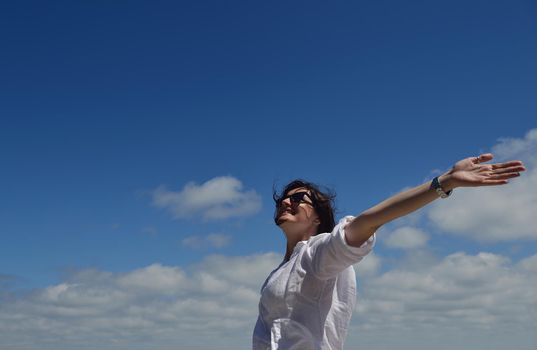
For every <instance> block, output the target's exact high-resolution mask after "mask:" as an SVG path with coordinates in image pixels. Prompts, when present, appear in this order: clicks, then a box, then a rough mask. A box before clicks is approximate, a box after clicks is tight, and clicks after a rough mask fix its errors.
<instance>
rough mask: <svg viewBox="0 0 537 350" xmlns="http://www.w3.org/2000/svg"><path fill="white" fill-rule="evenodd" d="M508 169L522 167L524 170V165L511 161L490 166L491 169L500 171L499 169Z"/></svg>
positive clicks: (517, 161)
mask: <svg viewBox="0 0 537 350" xmlns="http://www.w3.org/2000/svg"><path fill="white" fill-rule="evenodd" d="M508 167H522V168H523V169H524V170H526V168H525V167H524V163H522V162H521V161H520V160H512V161H509V162H505V163H495V164H492V169H501V168H508Z"/></svg>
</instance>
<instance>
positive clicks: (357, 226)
mask: <svg viewBox="0 0 537 350" xmlns="http://www.w3.org/2000/svg"><path fill="white" fill-rule="evenodd" d="M439 182H440V184H441V186H442V188H443V189H444V191H449V190H451V189H453V186H452V185H451V182H450V175H449V173H445V174H443V175H441V176H439ZM437 198H439V196H438V193H436V191H435V190H434V189H432V188H431V182H430V181H428V182H426V183H424V184H422V185H419V186H416V187H414V188H411V189H409V190H406V191H403V192H401V193H398V194H396V195H394V196H392V197H390V198H388V199H386V200H384V201H382V202H381V203H379V204H377V205H375V206H374V207H372V208H370V209H368V210H366V211H364V212H363V213H361V214H360V215H358V216H357V217H356V218H355V219H354V220H353V222H352V223H351V224H349V226H348V234H347V240H348V242H349V244H351V245H355V246H359V245H360V244H361V243H363V242H365V241H366V240H367V239H368V238H369V237H370V236H371V235H372V234H373V233H374V232H375V231H376V230H378V228H379V227H381V226H382V225H384V224H386V223H388V222H390V221H392V220H394V219H397V218H399V217H402V216H405V215H407V214H410V213H412V212H414V211H416V210H418V209H419V208H421V207H424V206H425V205H427V204H429V203H431V202H432V201H434V200H435V199H437Z"/></svg>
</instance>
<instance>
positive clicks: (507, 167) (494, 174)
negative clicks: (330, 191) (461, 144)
mask: <svg viewBox="0 0 537 350" xmlns="http://www.w3.org/2000/svg"><path fill="white" fill-rule="evenodd" d="M492 158H493V156H492V154H490V153H486V154H482V155H480V156H479V157H471V158H466V159H463V160H461V161H459V162H457V163H456V164H455V165H454V166H453V168H451V170H450V171H448V172H446V173H445V174H443V175H441V176H439V177H438V180H439V182H440V185H441V186H442V188H443V189H444V191H446V192H447V191H450V190H452V189H454V188H457V187H478V186H496V185H504V184H507V183H508V179H510V178H513V177H517V176H519V175H520V172H521V171H524V170H526V169H525V168H524V164H523V163H522V162H521V161H518V160H513V161H509V162H505V163H494V164H483V162H488V161H490V160H492ZM437 198H438V194H437V193H436V191H435V190H434V189H432V188H431V183H430V182H426V183H424V184H422V185H420V186H417V187H414V188H412V189H410V190H407V191H404V192H401V193H398V194H396V195H395V196H393V197H390V198H388V199H386V200H385V201H383V202H381V203H379V204H377V205H375V206H374V207H372V208H370V209H368V210H366V211H364V212H363V213H361V214H360V215H358V216H357V217H356V218H354V220H353V221H352V222H351V223H350V224H349V225H348V226H347V228H346V231H345V238H346V239H347V243H348V244H349V245H351V246H356V247H358V246H360V245H362V244H363V243H364V242H365V241H367V240H368V239H369V237H371V235H373V233H374V232H375V231H377V230H378V229H379V227H381V226H382V225H384V224H386V223H388V222H390V221H392V220H394V219H397V218H399V217H402V216H405V215H407V214H410V213H412V212H413V211H415V210H417V209H419V208H421V207H423V206H425V205H426V204H428V203H430V202H432V201H433V200H435V199H437Z"/></svg>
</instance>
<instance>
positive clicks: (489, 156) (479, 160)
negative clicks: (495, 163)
mask: <svg viewBox="0 0 537 350" xmlns="http://www.w3.org/2000/svg"><path fill="white" fill-rule="evenodd" d="M492 158H494V156H493V155H492V153H483V154H480V155H479V156H477V157H476V162H475V163H476V164H478V163H483V162H488V161H489V160H492Z"/></svg>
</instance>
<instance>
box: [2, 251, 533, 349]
mask: <svg viewBox="0 0 537 350" xmlns="http://www.w3.org/2000/svg"><path fill="white" fill-rule="evenodd" d="M281 259H282V257H281V255H279V254H275V253H266V254H258V255H251V256H237V257H230V256H222V255H213V256H209V257H206V258H205V259H204V260H203V261H201V262H200V263H198V264H196V265H192V266H189V267H185V268H180V267H173V266H164V265H161V264H153V265H150V266H147V267H144V268H140V269H136V270H133V271H130V272H127V273H122V274H117V273H111V272H106V271H99V270H95V269H88V270H83V271H79V272H77V273H75V274H74V275H72V276H71V277H69V278H68V279H67V280H65V281H63V282H62V283H59V284H57V285H54V286H50V287H47V288H43V289H38V290H35V291H33V292H32V293H27V294H21V295H19V296H18V297H17V298H16V299H14V300H10V302H5V303H0V339H2V345H3V346H4V347H5V348H7V349H10V350H19V349H37V348H39V349H44V350H49V349H55V350H63V349H73V348H76V349H88V350H89V349H95V348H100V349H102V350H112V349H129V350H131V349H134V350H138V349H140V350H141V349H146V348H150V347H151V348H158V349H161V350H167V349H177V348H178V347H179V348H182V349H189V350H196V349H238V350H246V349H250V348H251V344H250V339H251V338H250V337H251V332H252V330H253V326H254V323H255V320H256V317H257V303H258V301H259V299H258V298H259V289H260V287H261V285H262V283H263V281H264V279H265V278H266V277H267V275H268V274H269V272H270V271H271V270H273V269H274V268H275V267H276V266H278V265H279V263H280V262H281ZM380 261H381V257H378V256H376V255H369V256H368V257H367V258H366V259H364V260H363V261H362V262H361V263H360V264H358V265H357V266H356V267H357V275H358V278H359V281H358V284H359V286H360V289H361V294H360V296H359V299H358V304H357V308H356V312H355V315H354V317H353V321H352V324H351V330H350V331H349V338H348V340H347V342H346V345H345V348H346V349H353V348H359V347H361V346H362V347H363V346H365V345H367V348H369V349H372V350H380V349H386V348H392V345H395V344H399V346H398V348H399V349H402V350H406V349H413V350H422V349H423V350H424V349H430V348H431V347H435V348H439V349H446V350H447V349H448V347H449V346H452V345H453V341H456V342H459V343H460V344H459V343H457V344H459V345H460V346H458V347H459V348H468V349H470V348H471V349H480V348H490V349H500V347H499V345H497V344H501V345H505V344H506V343H509V342H510V343H511V344H514V345H515V346H516V348H517V349H522V350H530V349H533V347H532V346H533V345H534V343H532V342H531V341H532V335H533V333H534V330H535V327H536V326H537V319H536V316H535V315H536V311H537V294H536V293H535V290H536V289H537V255H534V256H532V257H528V258H526V259H524V260H522V261H520V262H518V263H516V264H513V263H512V262H511V261H510V260H509V259H508V258H506V257H504V256H501V255H496V254H491V253H480V254H477V255H468V254H465V253H456V254H452V255H449V256H447V257H445V258H444V259H440V260H437V261H435V262H434V263H430V264H422V265H421V266H415V265H414V266H412V267H409V266H408V265H404V264H403V265H398V266H397V268H395V269H393V270H390V271H386V272H383V273H379V270H380ZM497 330H502V331H501V332H498V331H497ZM487 332H488V333H487ZM357 334H358V335H357ZM454 335H456V340H453V341H451V342H447V340H448V338H449V337H450V336H454ZM477 335H479V336H480V337H481V338H482V339H480V340H477V339H476V336H477ZM472 337H473V338H472ZM441 339H446V343H445V344H444V343H443V342H442V343H439V340H441ZM462 340H465V342H463V343H461V342H462ZM487 342H491V344H492V345H490V346H489V344H488V343H487ZM494 344H496V345H494Z"/></svg>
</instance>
